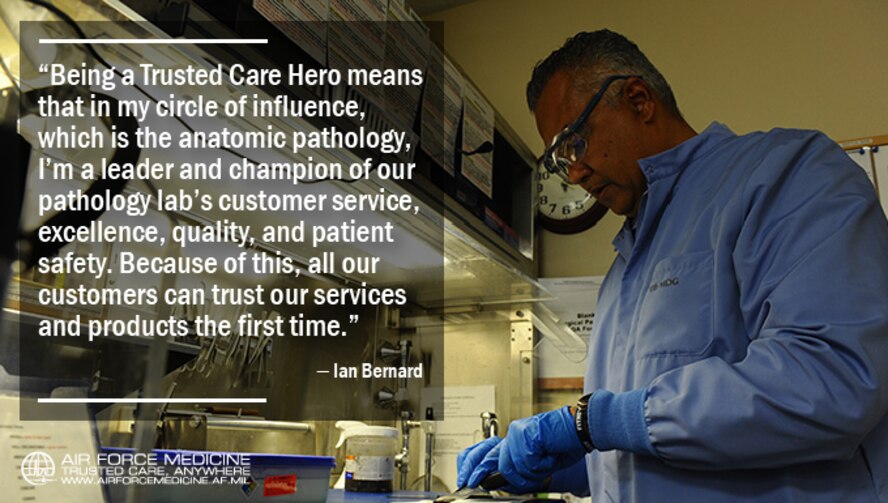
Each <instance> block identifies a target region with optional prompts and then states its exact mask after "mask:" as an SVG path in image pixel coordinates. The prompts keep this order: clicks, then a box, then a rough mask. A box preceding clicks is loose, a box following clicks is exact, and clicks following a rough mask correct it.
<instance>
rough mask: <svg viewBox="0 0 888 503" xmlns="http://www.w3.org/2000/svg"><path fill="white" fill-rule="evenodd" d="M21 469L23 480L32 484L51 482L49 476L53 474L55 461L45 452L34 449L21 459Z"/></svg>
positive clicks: (38, 484) (39, 484)
mask: <svg viewBox="0 0 888 503" xmlns="http://www.w3.org/2000/svg"><path fill="white" fill-rule="evenodd" d="M21 471H22V478H23V479H25V482H27V483H29V484H31V485H32V486H42V485H44V484H46V483H47V482H52V479H51V478H50V477H52V476H53V475H55V471H56V466H55V461H53V460H52V458H51V457H49V454H47V453H45V452H41V451H34V452H32V453H30V454H28V455H27V456H25V459H23V460H22V468H21Z"/></svg>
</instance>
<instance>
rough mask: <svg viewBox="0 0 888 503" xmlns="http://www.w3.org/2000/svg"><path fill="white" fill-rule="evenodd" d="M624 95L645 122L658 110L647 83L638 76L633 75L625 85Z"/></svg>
mask: <svg viewBox="0 0 888 503" xmlns="http://www.w3.org/2000/svg"><path fill="white" fill-rule="evenodd" d="M623 97H624V99H626V100H628V102H629V105H630V106H631V107H632V109H633V110H634V111H635V114H636V115H638V116H639V119H641V120H642V121H643V122H650V121H651V120H652V119H653V118H654V112H655V111H656V101H655V100H654V94H653V93H652V92H651V90H650V88H649V87H648V85H647V83H646V82H645V81H644V80H642V79H641V78H638V77H631V78H629V79H628V80H627V81H626V84H625V85H624V86H623Z"/></svg>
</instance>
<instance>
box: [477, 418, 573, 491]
mask: <svg viewBox="0 0 888 503" xmlns="http://www.w3.org/2000/svg"><path fill="white" fill-rule="evenodd" d="M488 440H491V439H488ZM485 442H486V441H485ZM481 446H484V447H486V449H487V453H486V455H485V456H484V458H483V459H482V460H481V461H480V462H479V463H476V464H477V466H476V467H475V468H474V469H473V471H472V472H471V475H470V476H469V477H468V480H467V482H466V484H467V485H468V487H476V486H477V485H478V484H480V483H481V481H482V480H484V478H485V477H486V476H487V475H488V474H489V473H491V472H493V471H494V470H499V472H500V473H501V474H502V475H503V476H504V477H505V478H506V480H508V481H509V484H510V485H509V487H507V488H505V489H506V490H507V491H509V492H515V493H527V492H534V491H539V490H543V489H545V487H544V486H545V479H546V478H547V477H549V476H550V475H552V473H554V472H555V471H558V470H561V469H563V468H566V467H568V466H571V465H573V464H575V463H576V462H577V461H579V460H580V458H582V457H583V456H584V455H585V454H586V450H585V449H584V448H583V444H582V443H580V439H579V437H577V432H576V427H575V426H574V422H573V416H571V414H570V410H569V408H568V407H562V408H560V409H558V410H553V411H551V412H545V413H543V414H538V415H536V416H531V417H528V418H525V419H519V420H517V421H513V422H512V424H511V425H510V426H509V434H508V435H506V438H505V439H504V440H503V441H502V442H501V443H498V442H491V443H490V444H488V445H486V446H485V445H484V442H482V443H481V444H476V445H475V446H473V447H471V448H469V449H467V451H469V452H468V453H467V454H466V456H465V457H464V458H463V459H464V460H467V459H468V458H469V456H473V455H474V456H477V454H478V453H480V452H481V451H474V450H471V449H474V448H478V447H481ZM464 452H465V451H464ZM461 456H462V455H461ZM474 460H475V459H474V458H473V461H474ZM464 464H465V463H463V464H461V465H460V474H462V473H463V471H464V470H467V469H468V466H467V464H465V465H466V466H465V467H464V466H463V465H464Z"/></svg>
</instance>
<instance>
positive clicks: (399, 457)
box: [395, 410, 422, 491]
mask: <svg viewBox="0 0 888 503" xmlns="http://www.w3.org/2000/svg"><path fill="white" fill-rule="evenodd" d="M412 417H413V413H412V412H410V411H409V410H404V411H401V452H399V453H398V454H395V467H396V468H397V469H398V471H399V472H401V485H400V488H401V490H402V491H406V490H407V471H408V470H409V469H410V430H411V429H413V428H420V427H422V421H413V420H412V419H411V418H412Z"/></svg>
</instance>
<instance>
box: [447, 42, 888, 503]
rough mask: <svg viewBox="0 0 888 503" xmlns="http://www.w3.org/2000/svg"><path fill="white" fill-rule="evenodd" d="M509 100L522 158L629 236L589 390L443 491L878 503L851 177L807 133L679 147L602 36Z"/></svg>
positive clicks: (479, 457) (861, 230) (698, 138)
mask: <svg viewBox="0 0 888 503" xmlns="http://www.w3.org/2000/svg"><path fill="white" fill-rule="evenodd" d="M527 96H528V103H529V105H530V108H531V110H532V111H533V112H534V114H535V117H536V121H537V127H538V129H539V132H540V135H541V136H542V138H543V140H545V141H546V142H547V143H546V144H547V145H550V147H549V148H548V149H547V150H546V152H545V153H544V155H543V157H542V158H541V163H542V164H543V165H544V166H545V167H546V168H547V169H549V170H550V171H551V172H553V173H556V174H560V175H562V176H563V177H564V178H565V179H566V181H567V182H569V183H575V184H579V185H581V186H582V187H584V188H585V189H586V190H588V191H589V192H590V193H592V194H593V195H594V196H595V197H596V198H597V200H598V201H599V202H601V203H603V204H604V205H605V206H607V207H608V208H610V210H611V211H613V212H614V213H616V214H618V215H622V216H625V217H626V221H625V224H624V225H623V228H622V229H621V230H620V232H619V233H618V234H617V236H616V238H615V239H614V242H613V244H614V247H615V248H616V251H617V256H616V258H615V260H614V263H613V265H612V266H611V268H610V271H609V272H608V274H607V277H606V279H605V282H604V284H603V286H602V289H601V292H600V298H599V301H598V307H597V310H596V316H595V327H594V329H593V331H592V335H591V338H590V342H589V355H588V369H587V371H586V376H585V392H586V393H587V395H585V396H584V397H582V398H581V399H580V400H579V401H578V404H577V405H576V406H571V407H564V408H562V409H559V410H556V411H552V412H547V413H544V414H539V415H537V416H533V417H530V418H526V419H522V420H518V421H515V422H513V424H512V425H511V427H510V428H509V433H508V435H507V436H506V438H505V439H504V440H502V441H499V439H488V440H487V441H485V442H482V443H480V444H477V445H475V446H473V447H470V448H469V449H467V450H466V451H464V452H463V453H462V454H461V455H460V460H459V463H460V466H459V481H458V482H459V484H460V485H461V486H462V485H468V486H476V485H478V483H479V482H480V481H481V480H482V479H483V478H484V477H485V476H486V475H488V474H489V473H490V472H492V471H496V470H498V471H500V472H501V473H502V474H503V475H504V476H505V478H506V479H507V480H508V482H509V486H508V487H507V489H509V490H512V491H516V492H534V491H539V490H542V489H546V488H548V489H550V490H561V491H566V490H570V491H572V492H578V493H590V492H591V495H592V501H594V502H596V503H598V502H605V501H718V502H725V501H756V502H761V501H804V502H817V501H829V502H834V501H866V502H872V501H888V415H886V411H888V222H886V220H885V216H884V214H883V212H882V209H881V208H880V206H879V203H878V200H877V197H876V194H875V192H874V190H873V187H872V185H871V184H870V182H869V180H868V179H867V177H866V175H865V174H864V172H863V171H862V170H861V169H860V168H859V167H857V166H856V164H855V163H854V162H852V161H851V160H850V159H849V158H848V156H847V155H846V154H845V153H844V152H843V151H842V150H841V149H840V148H839V147H838V146H837V145H836V144H835V143H833V142H832V141H830V140H829V139H827V138H826V137H825V136H824V135H822V134H820V133H818V132H814V131H800V130H788V129H775V130H772V131H769V132H767V133H753V134H748V135H744V136H737V135H735V134H734V133H732V132H731V131H730V130H729V129H728V128H727V127H725V126H723V125H721V124H718V123H713V124H712V125H710V126H709V127H708V128H706V129H705V130H704V131H702V132H700V133H696V132H695V131H694V130H693V129H691V127H690V126H689V125H688V124H687V122H685V121H684V119H683V118H682V116H681V114H680V113H679V110H678V107H677V105H676V103H675V98H674V97H673V95H672V91H671V90H670V88H669V85H668V84H667V83H666V81H665V80H664V78H663V76H662V75H661V74H660V73H659V72H658V71H657V70H656V68H654V66H653V65H652V64H651V63H650V61H648V60H647V58H646V57H645V56H644V55H643V54H642V53H641V52H640V51H639V49H638V47H637V46H635V44H633V43H632V42H630V41H629V40H627V39H625V38H624V37H623V36H621V35H619V34H616V33H613V32H610V31H607V30H602V31H597V32H591V33H581V34H578V35H577V36H575V37H573V38H572V39H570V40H568V42H567V43H566V44H565V45H564V47H562V48H561V49H559V50H557V51H555V52H554V53H552V54H551V55H550V56H549V57H548V58H547V59H546V60H544V61H542V62H541V63H540V64H538V65H537V67H536V68H535V69H534V72H533V78H532V80H531V82H530V83H529V84H528V92H527ZM580 252H581V250H577V253H580Z"/></svg>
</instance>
